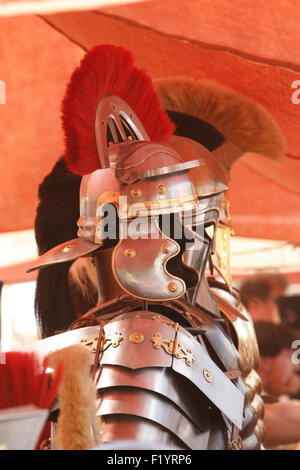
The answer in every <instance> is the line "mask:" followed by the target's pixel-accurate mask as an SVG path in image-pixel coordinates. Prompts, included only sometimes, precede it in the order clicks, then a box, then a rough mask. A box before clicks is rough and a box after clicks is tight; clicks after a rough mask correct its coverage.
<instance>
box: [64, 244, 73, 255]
mask: <svg viewBox="0 0 300 470" xmlns="http://www.w3.org/2000/svg"><path fill="white" fill-rule="evenodd" d="M73 249H74V245H67V246H65V247H64V248H63V249H62V251H63V252H64V253H69V251H72V250H73Z"/></svg>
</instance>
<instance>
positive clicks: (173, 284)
mask: <svg viewBox="0 0 300 470" xmlns="http://www.w3.org/2000/svg"><path fill="white" fill-rule="evenodd" d="M168 289H169V291H170V292H177V291H178V286H177V284H176V282H169V284H168Z"/></svg>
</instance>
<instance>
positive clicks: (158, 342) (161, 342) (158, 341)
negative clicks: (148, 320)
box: [151, 332, 174, 354]
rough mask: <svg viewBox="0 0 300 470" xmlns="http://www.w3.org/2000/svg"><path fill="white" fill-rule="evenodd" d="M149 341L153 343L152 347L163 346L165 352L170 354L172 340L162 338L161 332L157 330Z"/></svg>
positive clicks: (171, 351)
mask: <svg viewBox="0 0 300 470" xmlns="http://www.w3.org/2000/svg"><path fill="white" fill-rule="evenodd" d="M151 341H152V343H153V347H154V348H156V349H160V348H163V349H164V350H165V351H166V353H167V354H172V353H173V343H174V340H173V339H172V338H165V339H164V338H163V337H162V335H161V333H159V332H157V333H155V335H154V336H153V338H151Z"/></svg>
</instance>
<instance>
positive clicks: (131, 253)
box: [124, 248, 136, 258]
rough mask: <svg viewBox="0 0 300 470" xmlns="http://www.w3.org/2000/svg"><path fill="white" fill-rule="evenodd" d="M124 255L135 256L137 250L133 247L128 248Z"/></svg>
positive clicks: (127, 256)
mask: <svg viewBox="0 0 300 470" xmlns="http://www.w3.org/2000/svg"><path fill="white" fill-rule="evenodd" d="M124 255H125V256H126V258H134V257H135V255H136V251H135V250H134V249H133V248H127V250H125V251H124Z"/></svg>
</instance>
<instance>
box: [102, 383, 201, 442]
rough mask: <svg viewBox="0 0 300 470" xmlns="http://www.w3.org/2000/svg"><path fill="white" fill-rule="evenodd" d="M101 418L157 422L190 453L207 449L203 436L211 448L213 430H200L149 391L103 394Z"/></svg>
mask: <svg viewBox="0 0 300 470" xmlns="http://www.w3.org/2000/svg"><path fill="white" fill-rule="evenodd" d="M103 393H104V395H103V399H102V401H101V402H100V406H99V409H98V414H99V415H101V416H102V417H105V416H106V415H114V414H121V415H133V416H139V417H141V418H145V419H148V420H150V421H154V422H155V423H158V424H160V425H161V426H162V427H163V428H165V429H166V430H168V431H169V433H171V434H173V435H174V436H175V437H176V436H178V437H179V439H180V440H181V441H182V442H183V443H184V444H185V445H186V446H187V447H188V448H190V449H199V443H201V444H202V445H203V434H205V436H206V443H205V447H203V448H204V449H205V448H206V446H207V442H208V438H209V430H205V431H204V432H203V431H201V430H199V429H198V428H197V427H196V426H195V425H194V424H193V423H192V422H191V421H190V420H189V419H187V418H186V417H185V415H184V414H182V413H180V411H179V410H178V409H177V408H176V407H174V406H173V404H171V403H170V402H168V401H166V400H165V399H163V398H161V397H160V396H159V395H157V394H153V393H151V392H148V391H146V390H137V389H133V390H132V389H121V390H113V389H112V390H110V389H109V390H107V391H105V392H103Z"/></svg>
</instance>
